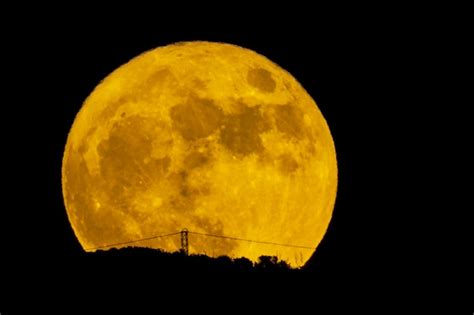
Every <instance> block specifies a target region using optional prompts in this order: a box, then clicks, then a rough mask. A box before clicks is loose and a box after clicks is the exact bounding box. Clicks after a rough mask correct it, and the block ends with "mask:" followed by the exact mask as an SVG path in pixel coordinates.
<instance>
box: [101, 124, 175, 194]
mask: <svg viewBox="0 0 474 315" xmlns="http://www.w3.org/2000/svg"><path fill="white" fill-rule="evenodd" d="M156 128H157V127H156V123H155V122H154V121H153V120H151V119H146V118H144V117H140V116H137V115H135V116H129V117H127V118H125V119H122V120H121V121H119V122H116V123H115V124H114V125H113V127H112V129H111V130H110V133H109V137H108V138H107V139H104V140H102V141H101V142H100V143H99V145H98V147H97V151H98V154H99V157H100V169H101V174H102V176H103V178H104V180H105V183H106V185H109V186H110V187H111V190H110V191H111V192H112V193H113V194H126V193H127V192H128V193H129V192H130V189H129V188H130V187H133V188H134V189H132V191H133V190H135V188H136V187H142V186H143V188H145V185H148V184H149V181H150V179H153V178H157V177H158V178H160V177H162V176H164V175H165V174H166V173H167V171H168V169H169V166H170V164H171V158H170V157H169V156H164V157H162V158H158V159H153V158H151V156H152V140H153V138H154V137H155V135H156V134H157V129H156ZM108 191H109V190H108Z"/></svg>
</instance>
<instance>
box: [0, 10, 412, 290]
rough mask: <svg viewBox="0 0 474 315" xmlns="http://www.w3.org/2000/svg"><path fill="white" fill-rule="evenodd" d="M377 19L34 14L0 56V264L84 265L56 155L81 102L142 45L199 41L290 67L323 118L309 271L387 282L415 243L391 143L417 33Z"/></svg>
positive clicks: (400, 153)
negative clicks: (1, 186) (327, 210)
mask: <svg viewBox="0 0 474 315" xmlns="http://www.w3.org/2000/svg"><path fill="white" fill-rule="evenodd" d="M229 10H230V11H232V9H228V10H226V12H229ZM163 14H164V15H166V14H165V13H162V14H161V15H159V16H162V15H163ZM229 14H230V13H229ZM235 15H237V14H235ZM323 15H324V14H323ZM284 17H285V18H286V19H287V20H285V19H284ZM247 18H248V19H247ZM385 18H386V17H384V16H372V15H369V14H366V15H357V14H352V13H351V11H350V10H348V11H347V12H344V13H337V12H336V14H332V15H331V16H326V17H325V18H324V17H320V16H316V15H315V16H313V18H312V19H311V18H310V17H307V16H305V17H304V18H303V17H301V18H300V17H299V16H298V15H292V12H288V13H287V14H286V15H285V14H284V15H283V16H274V17H272V16H270V15H269V16H264V15H262V16H261V17H260V19H258V18H255V17H254V16H253V17H252V19H251V18H250V17H246V16H239V17H238V18H236V17H235V16H232V18H230V17H229V20H227V19H226V16H222V14H221V17H220V18H219V19H218V20H216V21H214V20H209V19H208V18H207V17H203V18H202V19H199V18H195V19H192V20H191V19H187V18H186V19H185V18H184V17H181V19H171V18H169V19H168V20H166V21H167V22H168V23H161V24H159V23H158V22H157V23H156V24H155V23H154V20H146V21H145V22H144V21H142V19H141V18H140V16H134V17H133V18H131V19H130V20H120V19H118V20H114V21H112V22H107V23H105V22H95V23H94V24H92V23H91V22H90V21H89V20H88V18H87V16H84V17H83V18H81V19H73V20H72V21H68V18H67V17H60V18H58V19H57V20H56V19H50V20H43V19H41V18H39V19H36V20H34V21H33V22H31V23H29V24H25V25H26V31H25V30H23V31H19V32H17V33H15V34H13V33H11V34H10V37H11V40H12V42H13V43H12V44H11V45H9V46H8V49H6V52H7V54H12V55H14V56H16V57H17V58H18V59H12V60H15V61H14V62H12V64H9V65H6V66H7V67H12V66H13V68H15V67H16V69H17V70H16V71H14V75H12V77H11V81H12V82H14V83H16V84H15V86H16V89H12V90H11V91H9V92H12V94H13V96H12V97H11V98H10V99H8V101H9V102H10V106H8V107H5V109H4V111H5V115H4V116H3V125H2V129H3V128H5V131H4V133H3V134H4V136H5V139H4V142H5V144H4V147H5V148H9V149H8V150H6V151H5V155H6V158H7V159H8V160H9V161H10V163H6V164H5V166H4V168H5V170H4V173H5V174H6V176H7V178H8V181H7V182H8V186H9V188H11V189H10V190H7V193H6V195H7V198H8V200H9V202H8V203H7V205H6V206H5V207H4V210H3V213H2V217H3V216H5V219H3V218H2V251H3V253H4V254H3V256H2V259H4V263H5V264H6V266H9V267H10V268H11V270H13V271H18V268H20V267H19V266H20V265H29V266H31V265H33V266H35V268H34V270H35V271H32V272H33V273H35V272H36V271H38V270H39V269H41V268H46V270H48V272H49V274H50V275H51V276H52V277H54V276H60V274H61V272H60V271H58V270H55V268H54V267H51V266H57V265H58V264H59V265H63V266H69V267H70V268H78V266H79V265H81V264H83V262H84V261H83V258H81V255H82V254H81V248H80V246H79V244H78V242H77V240H76V238H75V236H74V234H73V232H72V229H71V227H70V225H69V222H68V220H67V216H66V211H65V209H64V205H63V201H62V192H61V159H62V154H63V150H64V146H65V143H66V138H67V133H68V131H69V128H70V127H71V124H72V122H73V120H74V117H75V115H76V114H77V112H78V110H79V109H80V107H81V104H82V102H83V101H84V99H85V98H86V97H87V96H88V95H89V94H90V92H91V91H92V90H93V89H94V87H95V86H96V85H97V84H98V82H99V81H100V80H101V79H103V78H104V77H105V76H106V75H108V74H109V73H110V72H112V71H113V70H114V69H116V68H117V67H118V66H120V65H122V64H124V63H125V62H127V61H128V60H130V59H131V58H133V57H135V56H137V55H138V54H140V53H142V52H144V51H146V50H149V49H152V48H156V47H158V46H162V45H166V44H169V43H173V42H176V41H189V40H207V41H219V42H227V43H231V44H236V45H240V46H243V47H246V48H249V49H252V50H255V51H257V52H258V53H260V54H262V55H264V56H266V57H268V58H269V59H270V60H272V61H274V62H276V63H277V64H278V65H280V66H281V67H283V68H284V69H286V70H288V71H289V72H290V73H291V74H292V75H293V76H294V77H295V78H297V80H298V81H299V82H300V83H301V84H302V85H303V86H304V87H305V89H306V90H307V91H308V92H309V94H310V95H311V96H312V97H313V98H314V99H315V100H316V102H317V104H318V106H319V108H320V110H321V112H322V113H323V115H324V117H325V118H326V120H327V122H328V124H329V127H330V129H331V132H332V135H333V138H334V142H335V145H336V152H337V159H338V168H339V185H338V194H337V200H336V206H335V211H334V215H333V219H332V221H331V223H330V226H329V229H328V232H327V234H326V235H325V237H324V239H323V241H322V243H321V244H320V246H319V248H318V251H317V253H316V254H315V255H314V256H313V258H312V259H311V261H310V262H309V268H311V269H312V270H315V272H316V273H318V274H319V275H321V274H322V275H324V276H325V277H326V278H329V279H338V280H341V279H342V281H344V279H349V278H352V277H356V278H357V279H361V278H370V279H378V278H379V277H390V278H394V277H396V276H397V269H396V268H394V266H395V265H397V264H398V262H399V261H400V260H401V259H400V257H399V256H397V255H395V253H397V252H400V251H401V250H404V249H406V250H409V251H410V252H411V250H412V247H413V246H412V244H410V240H408V239H407V238H406V236H405V234H404V233H408V231H407V228H402V226H403V225H401V223H403V219H401V218H400V211H409V210H408V209H409V208H408V207H407V203H406V202H405V201H404V200H405V197H406V194H409V192H408V191H409V189H408V187H409V186H410V185H412V183H410V181H409V180H407V181H403V180H401V179H400V178H399V177H398V174H399V172H400V170H401V169H402V167H401V166H400V164H401V163H402V161H403V160H404V159H405V158H406V156H405V154H408V153H407V152H409V151H410V148H411V146H412V145H413V144H412V143H411V142H406V141H402V140H400V139H401V138H404V137H405V136H406V131H404V130H405V128H407V125H409V124H410V123H412V122H411V121H409V120H408V121H402V120H400V118H401V117H402V116H404V115H401V114H400V112H409V111H410V110H411V111H416V109H414V108H413V107H410V105H408V103H407V102H406V98H404V96H403V97H402V96H401V93H398V92H399V91H400V90H403V89H406V88H407V87H406V86H405V85H404V84H403V80H401V79H402V78H406V76H407V75H406V74H402V73H401V72H403V69H404V67H406V58H405V57H404V56H405V54H406V50H407V49H408V48H409V47H410V42H411V41H413V42H414V41H415V40H414V39H408V43H405V41H404V40H400V37H401V36H402V34H405V32H404V31H401V28H402V25H401V24H400V23H399V21H397V19H389V20H386V19H385ZM250 20H251V21H252V22H250ZM402 42H403V43H404V44H401V43H402ZM17 60H18V61H17ZM4 105H5V104H4ZM394 127H395V128H394ZM10 165H11V166H10ZM395 256H397V257H395ZM404 257H406V256H404ZM395 262H396V263H395ZM122 267H123V266H122ZM24 268H26V267H24ZM87 268H89V269H88V270H89V271H90V270H92V269H94V267H93V266H89V267H87ZM59 269H60V268H59ZM42 270H44V269H42Z"/></svg>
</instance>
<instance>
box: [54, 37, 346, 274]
mask: <svg viewBox="0 0 474 315" xmlns="http://www.w3.org/2000/svg"><path fill="white" fill-rule="evenodd" d="M62 187H63V196H64V202H65V206H66V209H67V214H68V217H69V221H70V223H71V225H72V228H73V230H74V232H75V234H76V236H77V238H78V240H79V242H80V243H81V245H82V247H83V248H84V249H85V250H87V251H93V250H95V249H96V248H97V247H100V246H105V245H109V244H115V243H120V242H127V241H133V240H137V239H141V238H147V237H152V236H155V235H161V234H167V233H173V232H179V231H180V230H182V229H183V228H187V229H188V230H190V231H194V232H199V233H206V234H213V235H223V236H229V237H235V238H241V239H248V240H256V241H263V242H272V243H280V244H290V245H298V246H307V247H313V249H314V248H316V247H317V245H318V244H319V243H320V241H321V239H322V238H323V236H324V234H325V232H326V229H327V227H328V224H329V222H330V219H331V215H332V212H333V208H334V202H335V198H336V189H337V162H336V153H335V148H334V143H333V140H332V137H331V134H330V131H329V128H328V125H327V123H326V121H325V119H324V117H323V116H322V114H321V112H320V111H319V109H318V107H317V105H316V103H315V102H314V100H313V99H312V98H311V97H310V96H309V95H308V93H307V92H306V91H305V90H304V88H303V87H302V86H301V85H300V84H299V83H298V82H297V81H296V79H295V78H293V77H292V76H291V75H290V74H289V73H288V72H286V71H285V70H283V69H282V68H280V67H279V66H278V65H276V64H275V63H273V62H271V61H270V60H268V59H267V58H265V57H263V56H262V55H259V54H257V53H255V52H253V51H251V50H248V49H245V48H241V47H238V46H235V45H230V44H223V43H211V42H183V43H177V44H173V45H168V46H165V47H160V48H157V49H154V50H151V51H148V52H145V53H143V54H141V55H139V56H138V57H136V58H134V59H132V60H131V61H129V62H128V63H126V64H124V65H122V66H121V67H119V68H118V69H116V70H115V71H114V72H112V73H111V74H110V75H109V76H107V77H106V78H105V79H104V80H103V81H102V82H101V83H100V84H99V85H98V86H97V87H96V88H95V89H94V91H93V92H92V93H91V94H90V96H89V97H88V98H87V99H86V101H85V102H84V104H83V106H82V108H81V110H80V111H79V113H78V115H77V116H76V118H75V120H74V123H73V125H72V127H71V130H70V133H69V136H68V139H67V143H66V148H65V152H64V157H63V165H62ZM130 245H131V244H127V245H118V246H116V247H123V246H130ZM133 245H134V246H142V247H151V248H161V249H164V250H167V251H175V250H177V249H179V248H180V237H179V235H176V236H170V237H163V238H156V239H151V240H148V241H142V242H137V243H135V244H133ZM189 252H190V253H202V254H207V255H210V256H220V255H228V256H231V257H247V258H249V259H251V260H253V261H256V260H257V259H258V257H259V256H261V255H277V256H278V257H279V258H281V259H284V260H286V261H287V262H289V263H290V264H291V265H293V266H300V265H302V264H304V263H305V262H306V261H307V260H308V259H309V257H310V256H311V255H312V254H313V250H311V249H307V248H298V247H288V246H280V245H271V244H265V243H255V242H247V241H239V240H232V239H223V238H215V237H209V236H202V235H196V234H190V235H189Z"/></svg>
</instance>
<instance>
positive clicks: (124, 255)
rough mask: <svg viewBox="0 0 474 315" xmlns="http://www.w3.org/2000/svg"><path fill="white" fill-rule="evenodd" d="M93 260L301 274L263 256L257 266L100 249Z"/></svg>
mask: <svg viewBox="0 0 474 315" xmlns="http://www.w3.org/2000/svg"><path fill="white" fill-rule="evenodd" d="M86 257H88V259H91V260H100V261H104V260H105V261H108V260H109V259H112V258H113V260H111V262H113V261H115V260H116V258H118V259H121V260H122V259H126V260H128V259H133V260H136V259H139V260H140V261H142V262H144V261H146V264H147V265H150V264H153V265H154V266H155V267H156V268H159V269H161V270H186V271H230V272H298V271H299V270H300V269H294V268H290V266H289V265H288V264H287V263H286V262H285V261H283V260H279V259H278V258H277V257H275V256H260V257H259V261H258V262H257V263H253V262H252V261H250V260H249V259H247V258H244V257H241V258H230V257H228V256H220V257H217V258H212V257H209V256H206V255H194V254H193V255H189V256H187V255H185V254H184V253H182V252H173V253H169V252H165V251H162V250H157V249H150V248H140V247H126V248H121V249H115V248H113V249H110V250H106V251H102V250H98V251H96V252H93V253H86Z"/></svg>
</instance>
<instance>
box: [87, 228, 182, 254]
mask: <svg viewBox="0 0 474 315" xmlns="http://www.w3.org/2000/svg"><path fill="white" fill-rule="evenodd" d="M180 233H181V232H175V233H169V234H163V235H157V236H151V237H147V238H141V239H138V240H133V241H128V242H121V243H115V244H109V245H103V246H98V247H91V248H86V250H94V249H100V248H107V247H112V246H118V245H125V244H131V243H136V242H141V241H148V240H152V239H155V238H160V237H166V236H172V235H177V234H180Z"/></svg>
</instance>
